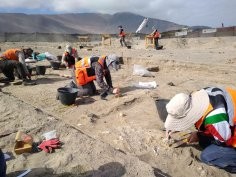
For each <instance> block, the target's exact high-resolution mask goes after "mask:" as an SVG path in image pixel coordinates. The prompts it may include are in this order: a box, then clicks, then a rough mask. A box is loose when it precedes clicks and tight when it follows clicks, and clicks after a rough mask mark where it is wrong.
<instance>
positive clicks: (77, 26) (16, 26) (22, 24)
mask: <svg viewBox="0 0 236 177" xmlns="http://www.w3.org/2000/svg"><path fill="white" fill-rule="evenodd" d="M144 18H145V17H144V16H141V15H137V14H133V13H129V12H122V13H115V14H113V15H110V14H101V13H73V14H52V15H48V14H23V13H0V26H1V28H0V33H5V32H9V33H14V32H20V33H35V32H39V33H65V34H115V33H117V32H118V26H119V25H122V26H123V28H124V30H125V31H126V32H135V31H136V29H137V28H138V26H139V25H140V24H141V22H142V21H143V19H144ZM153 26H155V27H156V28H158V30H159V31H161V32H163V31H169V30H176V29H180V28H183V27H185V26H184V25H179V24H176V23H173V22H169V21H165V20H160V19H154V18H149V21H148V23H147V25H146V26H145V27H144V29H143V30H142V31H141V33H150V32H151V31H152V28H153Z"/></svg>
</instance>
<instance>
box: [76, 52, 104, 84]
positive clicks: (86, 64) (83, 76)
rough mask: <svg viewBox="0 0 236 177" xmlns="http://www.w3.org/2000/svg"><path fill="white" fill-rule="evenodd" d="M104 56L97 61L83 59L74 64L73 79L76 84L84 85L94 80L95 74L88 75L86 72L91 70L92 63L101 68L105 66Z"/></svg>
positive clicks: (87, 58) (88, 58)
mask: <svg viewBox="0 0 236 177" xmlns="http://www.w3.org/2000/svg"><path fill="white" fill-rule="evenodd" d="M105 59H106V56H102V57H100V58H99V59H93V58H90V57H85V58H83V59H81V60H80V61H78V62H76V64H75V77H76V82H77V84H79V85H81V86H82V85H85V84H87V83H89V82H91V81H93V80H96V76H95V73H93V74H90V73H89V72H88V71H89V70H91V66H92V63H93V62H98V63H99V64H100V65H101V66H102V67H103V68H104V64H105Z"/></svg>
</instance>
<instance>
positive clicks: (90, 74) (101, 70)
mask: <svg viewBox="0 0 236 177" xmlns="http://www.w3.org/2000/svg"><path fill="white" fill-rule="evenodd" d="M111 69H114V70H115V71H117V70H118V69H119V61H118V57H117V56H116V55H115V54H111V55H108V56H101V57H96V56H92V57H84V58H82V59H81V60H79V61H78V62H76V64H75V70H74V79H73V81H72V82H71V83H70V87H72V88H79V93H78V96H85V95H89V96H92V95H96V94H97V90H96V87H95V85H94V82H93V81H95V80H96V82H97V84H98V86H99V87H100V88H101V94H100V96H101V99H105V98H106V96H107V95H108V94H109V93H114V94H116V92H117V91H118V89H117V88H113V85H112V79H111V74H110V70H111ZM103 78H105V80H106V82H105V81H104V79H103Z"/></svg>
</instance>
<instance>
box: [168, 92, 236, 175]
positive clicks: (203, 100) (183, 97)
mask: <svg viewBox="0 0 236 177" xmlns="http://www.w3.org/2000/svg"><path fill="white" fill-rule="evenodd" d="M166 110H167V113H168V116H167V118H166V121H165V128H166V131H167V136H168V137H167V138H169V137H170V136H171V133H173V132H174V131H183V130H186V129H189V128H191V127H192V126H194V125H195V128H196V129H197V131H196V132H192V133H191V135H190V136H189V137H188V139H187V140H188V143H193V142H199V145H200V146H201V147H202V148H203V151H202V153H201V156H200V159H201V161H203V162H204V163H206V164H209V165H213V166H217V167H219V168H223V169H224V170H226V171H228V172H231V173H236V149H235V148H236V90H234V89H231V88H226V89H222V88H218V87H207V88H204V89H201V90H199V91H196V92H194V93H192V94H190V95H188V94H185V93H179V94H177V95H175V96H174V97H173V98H172V99H171V100H170V101H169V103H168V104H167V105H166Z"/></svg>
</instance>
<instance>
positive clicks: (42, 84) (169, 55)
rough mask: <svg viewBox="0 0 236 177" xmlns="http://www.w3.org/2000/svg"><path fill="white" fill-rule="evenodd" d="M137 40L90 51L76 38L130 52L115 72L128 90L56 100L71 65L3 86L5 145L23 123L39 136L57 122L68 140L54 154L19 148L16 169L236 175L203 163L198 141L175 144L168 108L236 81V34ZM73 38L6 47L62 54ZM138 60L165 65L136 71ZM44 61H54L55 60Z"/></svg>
mask: <svg viewBox="0 0 236 177" xmlns="http://www.w3.org/2000/svg"><path fill="white" fill-rule="evenodd" d="M130 43H131V44H132V48H131V49H126V48H122V47H120V46H119V41H118V39H113V40H112V46H105V47H104V46H101V45H100V43H99V42H94V43H91V46H93V47H90V48H91V49H89V50H88V48H87V47H85V48H83V49H79V46H80V45H81V44H79V43H73V44H72V45H73V46H74V47H76V48H77V49H78V52H79V55H80V56H81V57H84V56H91V55H104V54H105V55H108V54H112V53H115V54H117V55H118V56H120V57H122V58H123V60H124V64H122V65H121V69H120V70H119V71H118V72H112V73H111V75H112V80H113V85H114V86H115V87H116V86H118V87H120V89H121V93H122V95H121V97H118V98H116V97H115V96H114V95H109V96H108V97H107V100H101V99H100V97H99V96H92V97H78V98H77V99H76V102H75V104H74V105H72V106H64V105H62V104H61V103H60V101H58V100H56V94H57V88H59V87H64V86H65V85H67V84H68V83H69V82H70V79H68V78H65V77H60V75H61V74H68V73H69V71H67V70H66V69H63V68H60V70H52V69H51V68H50V67H48V68H47V71H46V74H45V75H44V76H42V75H40V76H36V75H34V76H33V77H32V79H34V80H36V82H37V85H35V86H23V85H6V86H3V85H2V86H1V87H2V92H0V130H1V132H4V131H12V133H11V134H9V135H8V136H4V137H1V141H0V147H1V148H2V149H3V151H4V152H12V149H13V146H14V137H15V135H16V133H15V132H16V131H17V130H22V131H24V132H27V133H28V134H30V135H32V136H33V138H34V141H35V142H37V141H39V140H40V138H41V135H42V134H43V133H44V132H47V131H50V130H54V129H55V130H56V131H57V132H58V134H59V137H60V140H61V141H62V142H63V146H62V148H61V149H58V150H56V152H55V153H52V154H46V153H44V152H38V153H30V154H22V155H15V154H13V158H12V159H11V160H9V161H8V162H7V165H8V169H7V173H8V175H9V176H14V175H15V176H16V174H19V173H20V172H21V171H23V170H26V169H32V171H31V172H30V173H29V175H28V176H104V177H105V176H107V177H112V176H114V177H121V176H129V177H133V176H140V177H149V176H173V177H189V176H192V177H198V176H201V177H205V176H215V177H230V176H233V174H229V173H227V172H225V171H223V170H220V169H217V168H215V167H212V166H208V165H205V164H203V163H201V162H200V160H199V155H200V153H201V149H200V148H199V147H198V146H197V145H188V146H185V147H182V146H181V147H178V148H174V147H172V146H168V145H167V144H166V142H165V141H164V136H165V132H164V131H163V122H164V120H165V116H163V115H164V114H165V110H164V105H165V103H166V102H167V101H168V100H169V99H170V98H171V97H172V96H174V95H175V94H176V93H179V92H185V93H190V92H192V91H195V90H198V89H201V88H203V87H207V86H220V87H226V86H230V87H233V88H236V84H235V81H236V72H235V69H234V67H235V66H236V38H235V37H221V38H192V39H191V38H190V39H183V38H181V39H162V40H160V43H161V44H162V45H163V46H164V49H163V50H154V49H151V48H148V49H146V48H145V45H144V41H143V40H139V39H137V38H134V39H132V40H131V41H130ZM65 44H66V42H65V43H40V42H36V43H10V42H9V43H1V49H2V51H4V50H5V49H8V48H12V47H32V48H33V49H34V50H35V51H38V52H40V53H42V52H49V53H51V54H53V55H55V56H57V55H62V53H63V50H64V46H65ZM58 46H62V49H58ZM134 64H139V65H142V66H143V67H145V68H153V67H154V68H159V70H158V71H157V72H151V74H152V75H153V77H141V76H137V75H133V65H134ZM36 65H46V66H50V64H49V62H48V61H41V62H37V63H36ZM33 74H34V73H33ZM1 76H2V75H1ZM139 81H143V82H147V81H156V83H157V87H156V88H155V89H138V88H136V87H134V84H135V83H137V82H139ZM97 88H98V87H97ZM91 115H92V116H91Z"/></svg>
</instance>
